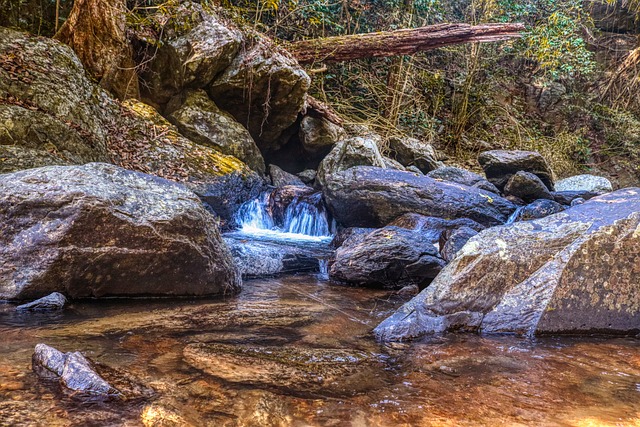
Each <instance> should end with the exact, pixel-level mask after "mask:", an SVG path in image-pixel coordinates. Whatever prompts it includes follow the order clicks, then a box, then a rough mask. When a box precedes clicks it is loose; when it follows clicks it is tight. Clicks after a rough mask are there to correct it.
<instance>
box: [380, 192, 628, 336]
mask: <svg viewBox="0 0 640 427" xmlns="http://www.w3.org/2000/svg"><path fill="white" fill-rule="evenodd" d="M638 230H640V189H639V188H629V189H625V190H619V191H616V192H614V193H609V194H607V195H604V196H599V197H596V198H594V199H591V200H589V201H587V202H586V203H584V204H582V205H578V206H575V207H573V208H571V209H567V210H566V211H564V212H561V213H558V214H556V215H552V216H549V217H546V218H543V219H538V220H534V221H527V222H519V223H516V224H513V225H510V226H505V227H494V228H489V229H487V230H484V231H483V232H481V233H480V234H478V235H477V236H475V237H473V238H471V240H469V242H468V243H467V244H466V245H465V246H464V247H463V248H462V250H461V251H460V252H459V253H458V255H457V256H456V258H455V259H454V260H453V261H452V262H451V263H450V264H449V265H448V266H447V267H445V268H444V269H443V270H442V272H441V273H440V275H439V276H438V277H437V278H436V279H435V280H434V281H433V283H432V284H431V286H430V287H429V288H428V289H426V290H425V291H423V292H422V293H420V294H419V295H418V296H417V297H416V298H414V299H413V300H411V301H410V302H409V303H407V304H405V305H404V306H403V307H402V308H400V309H399V310H398V311H397V312H396V313H395V314H394V315H392V316H391V317H389V318H388V319H386V320H385V321H384V322H382V323H381V324H380V325H379V326H378V327H377V328H376V330H375V333H376V335H377V336H378V337H379V338H381V339H385V340H401V339H409V338H413V337H417V336H421V335H424V334H429V333H438V332H444V331H446V330H454V329H465V330H474V331H481V332H484V333H504V332H508V333H518V334H528V335H532V334H554V333H571V334H576V333H593V332H604V333H623V332H629V331H634V332H637V331H638V330H639V329H640V292H639V290H638V283H637V277H638V274H639V273H640V270H639V268H640V253H639V252H638V248H640V233H639V232H638Z"/></svg>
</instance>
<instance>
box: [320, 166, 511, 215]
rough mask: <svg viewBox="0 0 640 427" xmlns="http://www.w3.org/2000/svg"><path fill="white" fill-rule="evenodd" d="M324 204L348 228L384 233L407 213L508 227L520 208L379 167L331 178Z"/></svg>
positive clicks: (479, 193) (361, 168)
mask: <svg viewBox="0 0 640 427" xmlns="http://www.w3.org/2000/svg"><path fill="white" fill-rule="evenodd" d="M324 189H325V199H326V202H327V205H328V207H329V210H330V211H331V213H332V214H333V216H334V218H335V219H336V221H338V223H340V224H342V225H343V226H346V227H382V226H385V225H387V224H388V223H389V222H390V221H392V220H394V219H395V218H397V217H399V216H401V215H402V214H405V213H412V212H415V213H419V214H422V215H425V216H434V217H439V218H445V219H455V218H469V219H472V220H473V221H476V222H478V223H480V224H482V225H484V226H491V225H499V224H504V223H505V222H506V220H507V219H508V218H509V216H510V215H511V213H512V212H513V211H514V210H515V205H513V204H512V203H511V202H509V201H507V200H505V199H503V198H501V197H499V196H497V195H495V194H493V193H489V192H485V191H481V190H478V189H476V188H471V187H466V186H464V185H459V184H454V183H448V182H441V181H436V180H434V179H432V178H429V177H427V176H416V174H414V173H411V172H402V171H397V170H391V169H382V168H376V167H367V166H357V167H354V168H351V169H348V170H346V171H343V172H339V173H334V174H332V175H330V179H329V180H328V182H327V183H326V185H325V188H324Z"/></svg>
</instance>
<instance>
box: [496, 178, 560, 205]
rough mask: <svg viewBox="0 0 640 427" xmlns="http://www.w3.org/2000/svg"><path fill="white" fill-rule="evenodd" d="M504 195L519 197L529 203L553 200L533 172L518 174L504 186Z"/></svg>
mask: <svg viewBox="0 0 640 427" xmlns="http://www.w3.org/2000/svg"><path fill="white" fill-rule="evenodd" d="M504 194H506V195H509V196H515V197H518V198H520V199H522V200H524V201H525V202H527V203H529V202H532V201H534V200H538V199H549V200H553V196H552V195H551V193H550V192H549V189H547V187H546V185H544V183H543V182H542V181H541V180H540V178H538V176H537V175H535V174H532V173H531V172H525V171H518V172H516V173H515V174H514V175H513V176H512V177H511V178H509V181H507V184H506V185H505V186H504Z"/></svg>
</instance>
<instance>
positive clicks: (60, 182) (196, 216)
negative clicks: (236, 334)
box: [0, 163, 240, 299]
mask: <svg viewBox="0 0 640 427" xmlns="http://www.w3.org/2000/svg"><path fill="white" fill-rule="evenodd" d="M0 218H1V220H0V258H2V260H3V262H2V264H0V298H3V299H26V298H35V297H41V296H43V295H46V294H48V293H50V292H53V291H61V292H64V293H65V294H67V295H69V296H71V297H74V298H76V297H103V296H110V295H214V294H225V293H226V294H228V293H233V292H235V291H237V290H238V289H239V286H240V281H239V277H238V274H237V272H236V270H235V267H234V265H233V260H232V258H231V255H230V253H229V251H228V249H227V247H226V245H225V244H224V242H223V241H222V239H221V237H220V235H219V233H218V230H217V226H216V224H215V222H214V219H213V217H212V216H211V215H210V214H209V213H208V212H206V210H205V209H204V207H203V206H202V204H201V203H200V201H199V200H198V199H197V198H196V197H195V195H193V193H191V192H190V191H188V190H186V189H185V188H184V187H182V186H181V185H178V184H175V183H172V182H170V181H167V180H163V179H161V178H156V177H153V176H149V175H144V174H141V173H137V172H132V171H127V170H124V169H121V168H118V167H116V166H113V165H107V164H100V163H90V164H87V165H84V166H67V167H64V166H60V167H55V166H51V167H44V168H40V169H31V170H27V171H21V172H15V173H12V174H5V175H0Z"/></svg>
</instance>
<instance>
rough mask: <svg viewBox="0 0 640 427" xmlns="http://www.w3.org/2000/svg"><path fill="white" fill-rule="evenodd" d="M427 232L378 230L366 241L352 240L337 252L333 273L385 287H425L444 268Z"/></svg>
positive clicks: (358, 282)
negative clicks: (424, 234) (424, 235)
mask: <svg viewBox="0 0 640 427" xmlns="http://www.w3.org/2000/svg"><path fill="white" fill-rule="evenodd" d="M422 234H423V233H422V232H420V231H415V230H408V229H405V228H400V227H391V226H389V227H384V228H381V229H379V230H375V231H373V232H371V233H369V234H368V235H366V237H364V239H362V240H356V239H348V240H347V241H345V242H344V243H343V244H342V246H340V248H338V250H337V251H336V254H335V261H334V263H333V264H332V266H331V269H330V271H329V276H330V277H331V278H332V279H334V280H339V281H342V282H346V283H350V284H354V285H362V286H379V287H385V288H396V289H397V288H400V287H403V286H405V285H408V284H418V285H424V284H425V283H428V282H429V281H430V280H431V279H433V278H434V277H435V276H436V275H437V274H438V272H439V271H440V270H441V269H442V267H444V265H445V262H444V261H443V260H442V259H440V257H439V254H438V251H437V249H436V248H435V247H434V245H433V243H431V242H430V241H429V240H428V239H425V238H424V237H423V235H422Z"/></svg>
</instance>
